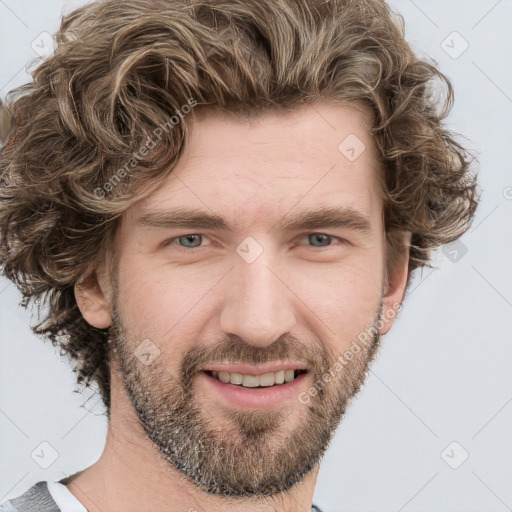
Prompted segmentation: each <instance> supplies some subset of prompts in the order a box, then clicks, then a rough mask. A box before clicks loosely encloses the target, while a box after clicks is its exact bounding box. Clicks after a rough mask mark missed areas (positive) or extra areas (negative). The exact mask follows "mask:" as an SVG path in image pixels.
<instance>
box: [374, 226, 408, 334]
mask: <svg viewBox="0 0 512 512" xmlns="http://www.w3.org/2000/svg"><path fill="white" fill-rule="evenodd" d="M395 242H396V240H395ZM410 242H411V233H410V232H407V233H402V234H401V235H400V237H399V242H398V244H399V246H400V250H398V251H396V253H395V255H394V260H393V261H391V262H387V263H388V275H387V283H386V289H385V290H384V291H383V296H382V317H381V323H382V328H381V329H380V333H381V335H382V334H386V333H387V332H389V331H390V330H391V327H392V326H393V324H394V322H395V318H396V316H397V314H398V310H399V308H400V306H401V304H402V301H403V300H404V295H405V289H406V287H407V283H408V280H409V251H410Z"/></svg>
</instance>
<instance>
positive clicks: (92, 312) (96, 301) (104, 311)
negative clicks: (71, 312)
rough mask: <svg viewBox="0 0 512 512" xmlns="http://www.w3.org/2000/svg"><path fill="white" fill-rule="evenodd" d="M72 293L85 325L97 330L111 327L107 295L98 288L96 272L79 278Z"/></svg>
mask: <svg viewBox="0 0 512 512" xmlns="http://www.w3.org/2000/svg"><path fill="white" fill-rule="evenodd" d="M74 291H75V299H76V303H77V305H78V308H79V309H80V312H81V313H82V315H83V317H84V318H85V320H86V321H87V323H89V324H90V325H92V326H93V327H96V328H98V329H106V328H107V327H110V326H111V325H112V314H111V313H110V304H109V300H108V293H107V290H104V289H103V288H102V287H101V286H100V283H99V280H98V277H97V274H96V272H93V273H91V274H89V275H87V276H85V277H83V278H81V279H80V280H79V281H78V282H77V283H76V284H75V290H74Z"/></svg>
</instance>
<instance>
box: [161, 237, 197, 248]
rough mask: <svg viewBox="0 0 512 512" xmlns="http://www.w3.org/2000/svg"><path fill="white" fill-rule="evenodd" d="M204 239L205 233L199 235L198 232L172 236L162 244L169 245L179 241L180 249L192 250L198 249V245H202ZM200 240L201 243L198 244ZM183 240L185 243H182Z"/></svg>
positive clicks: (163, 245)
mask: <svg viewBox="0 0 512 512" xmlns="http://www.w3.org/2000/svg"><path fill="white" fill-rule="evenodd" d="M194 239H195V241H194ZM202 239H203V235H198V234H190V235H182V236H179V237H176V238H171V239H169V240H166V241H165V242H164V243H163V244H162V247H168V246H170V245H172V244H173V243H174V242H175V241H178V242H179V245H178V249H180V250H183V251H191V250H194V249H197V248H198V247H200V246H201V241H202ZM198 240H199V244H198V245H197V241H198ZM181 242H184V243H185V245H181ZM188 244H190V245H188Z"/></svg>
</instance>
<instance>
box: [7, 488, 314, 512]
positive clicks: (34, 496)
mask: <svg viewBox="0 0 512 512" xmlns="http://www.w3.org/2000/svg"><path fill="white" fill-rule="evenodd" d="M0 512H67V511H65V510H62V509H60V508H59V506H58V505H57V503H55V500H54V499H53V497H52V495H51V493H50V491H49V490H48V484H47V482H46V481H41V482H37V483H36V484H34V485H33V486H32V487H31V488H30V489H28V491H26V492H24V493H23V494H22V495H21V496H18V497H17V498H12V499H11V500H9V501H5V502H3V503H0ZM297 512H299V511H297ZM311 512H322V511H321V510H320V509H319V508H318V507H317V506H315V505H313V506H312V508H311Z"/></svg>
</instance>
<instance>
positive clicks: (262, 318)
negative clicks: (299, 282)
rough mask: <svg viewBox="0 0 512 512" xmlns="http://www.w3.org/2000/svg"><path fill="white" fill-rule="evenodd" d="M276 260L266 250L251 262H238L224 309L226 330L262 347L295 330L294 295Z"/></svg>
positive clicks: (230, 280)
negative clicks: (267, 254) (266, 253)
mask: <svg viewBox="0 0 512 512" xmlns="http://www.w3.org/2000/svg"><path fill="white" fill-rule="evenodd" d="M275 261H276V260H275V258H270V257H267V256H266V255H265V252H264V253H263V254H262V255H260V257H259V258H258V259H257V260H256V261H254V262H252V263H247V262H245V261H243V260H241V259H240V260H238V261H237V262H236V264H235V268H234V269H233V271H232V272H230V279H229V283H227V288H228V291H226V295H225V297H226V300H225V303H224V307H223V310H222V312H221V318H220V322H221V328H222V330H223V332H225V333H227V334H235V335H237V336H239V337H240V338H242V339H243V340H244V341H245V342H246V343H248V344H250V345H254V346H257V347H262V348H263V347H266V346H268V345H271V344H272V343H273V342H275V341H276V340H278V339H279V337H280V336H282V335H283V334H286V333H289V332H290V331H291V330H292V328H293V326H294V325H295V322H296V318H295V315H294V311H293V297H294V295H293V293H292V292H291V290H290V289H289V288H288V287H287V282H286V279H285V278H284V277H285V276H284V275H283V276H282V275H280V274H282V272H280V271H279V269H278V266H277V265H276V264H275Z"/></svg>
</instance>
